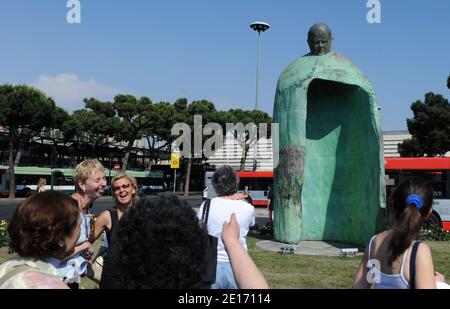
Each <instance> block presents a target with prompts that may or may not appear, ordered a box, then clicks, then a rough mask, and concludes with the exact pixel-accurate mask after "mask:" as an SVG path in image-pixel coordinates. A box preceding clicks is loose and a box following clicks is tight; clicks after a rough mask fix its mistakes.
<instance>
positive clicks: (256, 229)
mask: <svg viewBox="0 0 450 309" xmlns="http://www.w3.org/2000/svg"><path fill="white" fill-rule="evenodd" d="M248 234H249V235H250V236H255V237H258V236H259V237H264V238H273V222H271V221H269V222H267V223H266V225H264V226H263V225H260V224H258V223H255V225H254V226H252V227H251V228H250V230H249V233H248Z"/></svg>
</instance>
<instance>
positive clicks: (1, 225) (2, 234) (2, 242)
mask: <svg viewBox="0 0 450 309" xmlns="http://www.w3.org/2000/svg"><path fill="white" fill-rule="evenodd" d="M7 227H8V222H6V221H5V220H0V247H5V246H8V244H9V234H8V230H7Z"/></svg>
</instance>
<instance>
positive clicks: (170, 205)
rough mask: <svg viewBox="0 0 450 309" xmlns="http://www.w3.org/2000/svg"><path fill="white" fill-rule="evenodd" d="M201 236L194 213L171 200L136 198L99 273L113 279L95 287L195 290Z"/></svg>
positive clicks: (201, 263)
mask: <svg viewBox="0 0 450 309" xmlns="http://www.w3.org/2000/svg"><path fill="white" fill-rule="evenodd" d="M206 237H207V235H206V233H205V232H204V231H203V229H202V228H201V226H200V224H199V222H198V219H197V217H196V214H195V211H194V210H193V209H192V208H191V207H190V206H189V205H187V204H186V203H185V202H183V201H182V200H180V199H179V198H178V197H176V196H175V195H163V196H160V197H158V198H157V199H145V198H144V199H140V200H139V201H138V202H137V203H136V204H135V205H134V206H133V207H130V208H129V209H128V210H127V211H126V213H125V214H124V216H123V217H122V219H121V220H120V221H119V225H118V227H117V230H116V231H115V235H114V237H113V238H112V245H111V248H110V252H109V253H108V254H109V259H110V260H109V263H108V264H105V265H104V267H105V269H104V271H110V272H112V273H115V274H114V277H115V278H116V280H115V281H109V282H108V285H102V286H100V287H101V288H125V289H138V288H144V289H150V288H166V289H167V288H168V289H170V288H172V289H188V288H195V287H197V284H198V282H200V281H201V279H202V275H203V273H204V272H205V269H206V250H207V240H206ZM106 267H110V268H111V269H110V270H107V269H106Z"/></svg>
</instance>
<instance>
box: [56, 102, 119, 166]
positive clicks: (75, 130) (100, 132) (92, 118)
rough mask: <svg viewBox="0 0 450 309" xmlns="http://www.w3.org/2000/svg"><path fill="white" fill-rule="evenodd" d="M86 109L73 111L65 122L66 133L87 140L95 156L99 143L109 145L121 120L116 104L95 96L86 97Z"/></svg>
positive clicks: (77, 138)
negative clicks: (117, 113)
mask: <svg viewBox="0 0 450 309" xmlns="http://www.w3.org/2000/svg"><path fill="white" fill-rule="evenodd" d="M83 101H84V103H85V108H84V109H79V110H76V111H74V112H73V114H72V115H71V117H70V118H69V119H68V120H67V121H66V122H65V123H64V125H63V130H64V134H65V136H66V137H67V138H69V139H75V140H77V141H80V142H86V143H88V144H89V145H90V146H91V156H92V157H93V158H94V157H95V155H96V149H97V147H98V146H99V145H109V144H111V143H112V142H113V138H114V136H115V135H116V133H117V132H118V130H119V125H120V121H119V118H118V117H117V116H116V111H115V110H114V106H113V104H112V103H110V102H102V101H99V100H97V99H94V98H90V99H84V100H83Z"/></svg>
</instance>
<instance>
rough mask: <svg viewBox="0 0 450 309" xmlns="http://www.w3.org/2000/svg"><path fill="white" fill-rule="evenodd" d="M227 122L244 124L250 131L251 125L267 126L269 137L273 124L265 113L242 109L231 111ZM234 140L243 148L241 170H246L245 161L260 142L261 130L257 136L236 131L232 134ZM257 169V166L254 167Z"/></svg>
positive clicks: (244, 131) (243, 131)
mask: <svg viewBox="0 0 450 309" xmlns="http://www.w3.org/2000/svg"><path fill="white" fill-rule="evenodd" d="M226 118H227V122H229V123H234V124H238V123H240V124H242V125H243V126H244V127H245V126H247V128H249V129H250V127H249V126H248V125H249V124H252V123H253V124H255V125H257V126H258V125H259V124H262V123H266V124H267V134H268V135H267V137H269V136H270V124H271V123H272V118H271V117H270V116H269V115H268V114H267V113H265V112H262V111H259V110H242V109H230V110H229V111H228V115H227V117H226ZM232 133H233V135H234V138H235V139H236V141H237V142H238V144H239V146H240V147H241V148H242V157H241V166H240V170H241V171H243V170H244V169H245V161H246V160H247V156H248V151H249V149H250V148H252V147H253V146H255V144H256V143H257V141H258V138H259V137H260V136H259V130H257V131H256V134H250V132H249V131H248V130H238V129H237V130H235V131H233V132H232ZM254 168H256V166H254Z"/></svg>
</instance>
